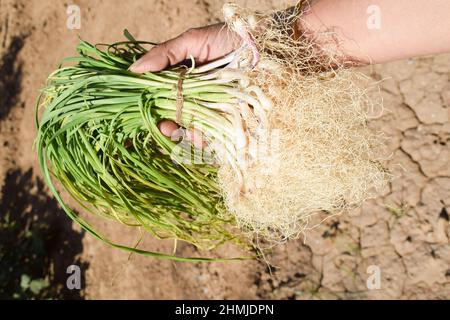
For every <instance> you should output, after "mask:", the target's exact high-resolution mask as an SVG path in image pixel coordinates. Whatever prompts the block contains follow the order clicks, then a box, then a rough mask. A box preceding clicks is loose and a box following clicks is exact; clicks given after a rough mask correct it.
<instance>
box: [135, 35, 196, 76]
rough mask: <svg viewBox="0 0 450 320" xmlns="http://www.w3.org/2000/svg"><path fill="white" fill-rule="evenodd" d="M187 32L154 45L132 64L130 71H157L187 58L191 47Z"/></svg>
mask: <svg viewBox="0 0 450 320" xmlns="http://www.w3.org/2000/svg"><path fill="white" fill-rule="evenodd" d="M186 34H187V33H183V34H181V35H180V36H178V37H176V38H174V39H171V40H169V41H166V42H164V43H161V44H158V45H156V46H154V47H153V48H152V49H150V51H149V52H147V53H146V54H145V55H144V56H143V57H142V58H140V59H139V60H138V61H136V62H135V63H134V64H133V65H131V67H130V71H132V72H135V73H145V72H156V71H161V70H163V69H165V68H166V67H168V66H171V65H175V64H177V63H179V62H181V61H183V60H185V59H186V58H187V57H188V52H189V49H190V47H191V43H190V37H188V36H187V35H186Z"/></svg>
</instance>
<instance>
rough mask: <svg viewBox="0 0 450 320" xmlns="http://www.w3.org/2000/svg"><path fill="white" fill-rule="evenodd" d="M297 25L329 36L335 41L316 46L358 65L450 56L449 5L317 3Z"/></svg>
mask: <svg viewBox="0 0 450 320" xmlns="http://www.w3.org/2000/svg"><path fill="white" fill-rule="evenodd" d="M368 8H369V9H368ZM378 9H379V10H378ZM373 19H379V20H378V21H377V20H373ZM378 22H379V23H378ZM299 23H300V26H301V29H303V30H307V31H311V32H313V33H314V32H315V31H332V32H333V33H334V35H335V37H334V39H335V40H337V41H333V43H330V39H329V38H328V37H323V38H322V39H321V38H320V37H319V38H318V41H319V43H320V42H321V41H322V42H323V43H322V45H327V47H330V45H331V46H334V49H335V50H336V53H339V54H343V55H344V56H347V57H351V58H352V59H354V60H357V61H360V62H362V63H382V62H387V61H392V60H397V59H404V58H409V57H414V56H420V55H427V54H438V53H443V52H448V51H450V1H449V0H317V1H313V2H312V4H311V8H310V10H309V11H308V12H306V13H305V14H304V15H303V16H302V17H301V19H300V20H299Z"/></svg>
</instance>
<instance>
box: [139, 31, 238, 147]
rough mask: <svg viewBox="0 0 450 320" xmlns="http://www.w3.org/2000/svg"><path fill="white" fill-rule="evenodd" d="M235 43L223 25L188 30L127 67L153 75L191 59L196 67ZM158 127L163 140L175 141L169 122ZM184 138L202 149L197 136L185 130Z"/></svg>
mask: <svg viewBox="0 0 450 320" xmlns="http://www.w3.org/2000/svg"><path fill="white" fill-rule="evenodd" d="M239 42H240V38H239V37H238V36H237V35H236V34H234V33H233V32H232V31H230V30H229V29H228V28H227V27H226V26H225V24H223V23H218V24H214V25H210V26H206V27H202V28H194V29H189V30H188V31H186V32H184V33H182V34H181V35H179V36H178V37H176V38H173V39H171V40H168V41H166V42H163V43H161V44H158V45H156V46H155V47H153V48H152V49H151V50H150V51H149V52H147V53H146V54H145V55H144V56H143V57H142V58H140V59H139V60H138V61H136V62H135V63H134V64H133V65H132V66H131V67H130V71H132V72H135V73H145V72H156V71H160V70H163V69H165V68H167V67H168V66H172V65H176V64H177V63H180V62H182V61H183V60H186V59H189V58H190V57H191V56H192V57H193V58H194V59H195V62H196V63H197V64H204V63H206V62H209V61H213V60H216V59H219V58H221V57H223V56H225V55H227V54H228V53H230V52H232V51H233V50H234V49H236V48H237V47H238V45H239ZM158 127H159V130H160V131H161V133H162V134H163V135H165V136H166V137H172V138H174V139H176V137H174V135H179V134H178V133H177V132H179V130H178V129H179V127H178V125H177V124H176V123H175V122H173V121H170V120H163V121H161V122H160V123H159V124H158ZM185 135H186V138H187V139H188V140H190V141H192V143H193V144H194V146H196V147H198V148H201V147H203V146H204V142H203V140H202V135H201V134H200V133H198V132H195V131H194V130H186V131H185Z"/></svg>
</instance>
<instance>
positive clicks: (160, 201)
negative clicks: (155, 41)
mask: <svg viewBox="0 0 450 320" xmlns="http://www.w3.org/2000/svg"><path fill="white" fill-rule="evenodd" d="M125 35H126V36H127V37H128V41H126V42H120V43H115V44H112V45H95V46H94V45H91V44H89V43H87V42H85V41H81V40H80V43H79V45H78V47H77V52H78V56H77V57H72V58H67V59H65V60H64V62H63V64H62V66H61V67H60V68H59V69H58V70H56V71H55V72H53V73H52V74H51V75H50V76H49V78H48V82H47V85H46V87H45V89H44V90H43V92H42V94H41V96H40V98H39V101H38V111H37V113H36V122H37V128H38V135H37V139H36V148H37V151H38V156H39V161H40V165H41V169H42V171H43V173H44V176H45V180H46V182H47V184H48V185H49V187H50V189H51V191H52V192H53V193H54V195H55V196H56V198H57V199H58V201H59V202H60V204H61V206H62V207H63V209H64V210H65V211H66V213H67V214H68V215H69V216H70V217H71V218H72V219H73V220H74V221H76V222H77V223H79V224H80V225H81V226H82V227H83V228H84V229H85V230H87V231H88V232H89V233H91V234H93V235H94V236H96V237H97V238H99V239H101V240H103V241H105V242H107V243H108V244H110V245H113V246H116V247H119V248H122V249H125V250H130V251H133V252H138V253H143V254H147V255H153V256H159V257H163V258H177V257H173V256H171V255H164V254H160V253H152V252H145V251H142V250H139V249H135V248H130V247H127V246H123V245H120V244H116V243H113V242H111V241H110V240H109V239H108V238H106V237H105V236H103V235H102V234H101V233H99V232H98V231H96V230H95V229H94V228H93V227H92V226H91V224H89V223H88V222H87V221H86V220H85V219H83V218H82V217H81V216H80V215H78V214H77V213H76V212H75V211H74V210H73V209H72V208H70V207H69V206H68V205H67V204H66V202H65V201H63V198H62V197H61V195H60V193H59V191H58V189H57V188H56V186H55V180H56V181H58V182H59V184H60V185H61V186H62V187H63V188H64V189H65V191H66V192H68V193H69V194H70V196H71V197H72V198H73V199H75V200H76V201H77V202H78V203H79V204H80V205H81V206H83V208H84V209H85V210H86V211H88V212H90V213H93V214H96V215H99V216H101V217H106V218H110V219H114V220H117V221H120V222H121V223H124V224H126V225H129V226H139V227H142V228H145V230H146V231H148V232H149V233H151V234H152V235H154V236H155V237H158V238H163V239H178V240H182V241H186V242H188V243H191V244H194V245H195V246H196V247H198V248H200V249H205V250H209V249H212V248H215V247H216V246H217V245H220V244H222V243H224V242H227V241H234V242H241V239H240V237H239V235H238V234H239V232H238V231H237V230H236V228H235V226H234V224H235V223H234V217H233V216H231V215H230V214H228V213H227V210H226V209H225V207H224V204H223V199H222V196H221V194H220V192H219V186H218V185H217V182H216V175H217V163H216V162H217V161H215V162H214V161H213V162H212V163H211V162H210V163H205V161H202V159H200V161H196V159H195V157H196V155H198V152H192V153H191V154H193V156H192V158H191V159H190V160H191V161H186V157H180V156H179V154H180V153H179V152H178V151H179V150H178V151H177V148H178V149H179V148H180V147H179V145H180V143H179V141H172V139H171V138H168V137H166V136H164V135H162V134H161V132H160V131H159V129H158V127H157V125H158V123H159V122H160V121H161V120H162V119H169V120H173V121H176V122H178V123H180V124H181V125H182V126H183V127H185V128H196V130H197V131H198V130H199V131H201V133H202V134H203V139H204V140H205V141H206V143H210V144H211V145H214V150H221V152H220V153H221V161H228V163H232V164H233V166H234V167H235V169H236V172H239V168H238V166H237V165H236V163H237V162H236V160H235V159H236V157H237V148H238V144H236V143H235V141H242V139H243V130H242V123H241V120H240V117H239V114H237V109H236V108H235V107H234V106H235V105H237V104H238V103H240V104H241V105H242V103H252V104H253V105H261V103H258V99H259V98H258V97H260V98H261V99H264V97H262V96H261V95H260V93H259V92H258V95H254V94H253V95H251V94H250V93H247V94H245V93H244V92H242V91H238V90H237V89H236V82H237V81H238V80H239V79H240V77H238V76H236V75H235V73H233V72H235V71H231V69H232V68H230V66H233V65H236V63H237V61H236V53H234V54H231V55H229V56H226V57H225V58H223V59H221V60H218V61H215V62H212V63H210V64H207V65H203V66H199V67H196V66H195V65H194V64H193V65H192V66H191V67H190V68H189V69H186V67H183V66H181V67H177V68H172V69H170V70H165V71H161V72H157V73H146V74H142V75H141V74H134V73H132V72H130V71H128V68H129V67H130V65H131V64H132V63H133V62H135V61H136V60H137V59H139V57H141V56H142V55H144V54H145V53H146V52H147V49H146V48H144V46H146V45H149V44H150V45H151V43H147V42H140V41H136V40H135V39H134V38H133V37H132V36H131V35H130V34H129V33H127V32H125ZM233 70H235V69H233ZM39 109H43V112H42V115H41V112H39ZM192 148H194V147H192ZM185 151H186V150H185ZM191 151H192V150H191ZM188 154H189V153H188ZM214 157H215V156H214V155H213V158H214ZM216 160H217V159H216ZM180 259H181V258H180Z"/></svg>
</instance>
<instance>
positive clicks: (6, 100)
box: [0, 36, 26, 121]
mask: <svg viewBox="0 0 450 320" xmlns="http://www.w3.org/2000/svg"><path fill="white" fill-rule="evenodd" d="M25 38H26V36H23V37H19V36H17V37H14V38H13V39H12V40H11V43H10V45H9V47H8V49H7V50H6V53H5V54H4V55H3V57H2V58H1V60H0V121H1V120H3V119H5V118H6V117H7V116H8V114H9V112H10V111H11V109H12V108H13V107H14V106H15V105H16V103H17V97H18V96H19V94H20V91H21V83H22V64H21V63H19V62H17V55H18V54H19V52H20V50H21V49H22V47H23V45H24V40H25Z"/></svg>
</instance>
